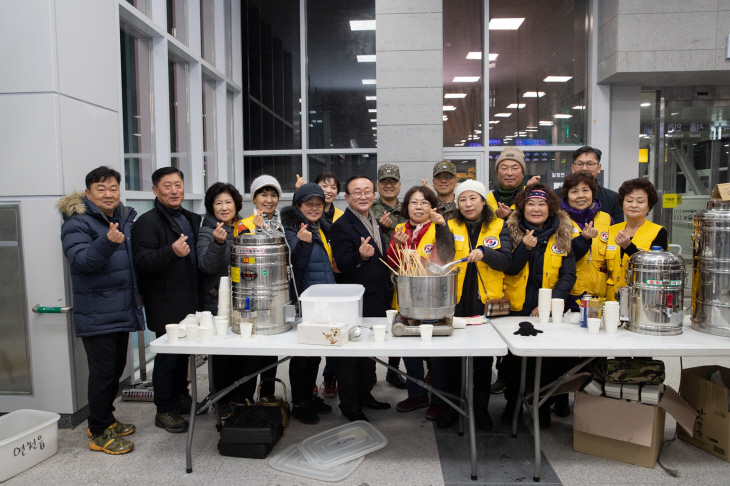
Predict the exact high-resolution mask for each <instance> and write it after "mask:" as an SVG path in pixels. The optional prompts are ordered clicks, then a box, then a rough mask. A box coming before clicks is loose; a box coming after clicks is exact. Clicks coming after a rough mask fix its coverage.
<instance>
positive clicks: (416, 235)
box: [408, 220, 430, 240]
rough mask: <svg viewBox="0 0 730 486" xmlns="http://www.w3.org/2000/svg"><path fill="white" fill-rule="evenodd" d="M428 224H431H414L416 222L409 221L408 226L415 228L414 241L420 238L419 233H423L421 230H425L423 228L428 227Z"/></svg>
mask: <svg viewBox="0 0 730 486" xmlns="http://www.w3.org/2000/svg"><path fill="white" fill-rule="evenodd" d="M428 223H430V221H426V222H425V223H414V222H413V220H409V221H408V224H410V225H411V228H413V236H412V238H413V239H414V240H415V239H416V238H418V233H420V232H421V230H422V229H423V228H424V227H425V226H426V225H428Z"/></svg>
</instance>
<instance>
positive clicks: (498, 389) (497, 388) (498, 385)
mask: <svg viewBox="0 0 730 486" xmlns="http://www.w3.org/2000/svg"><path fill="white" fill-rule="evenodd" d="M505 388H507V382H505V381H504V380H501V379H499V378H497V381H495V382H494V383H492V389H491V391H492V393H494V394H498V393H504V389H505Z"/></svg>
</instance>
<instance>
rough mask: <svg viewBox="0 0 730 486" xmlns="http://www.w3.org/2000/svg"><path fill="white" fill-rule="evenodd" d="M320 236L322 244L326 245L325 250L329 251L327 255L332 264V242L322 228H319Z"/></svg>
mask: <svg viewBox="0 0 730 486" xmlns="http://www.w3.org/2000/svg"><path fill="white" fill-rule="evenodd" d="M319 237H320V238H321V239H322V245H324V250H325V251H326V252H327V256H328V257H329V259H330V265H332V248H330V243H329V241H327V238H326V237H325V236H324V231H322V228H320V229H319Z"/></svg>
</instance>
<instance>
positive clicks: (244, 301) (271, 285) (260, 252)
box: [231, 233, 291, 334]
mask: <svg viewBox="0 0 730 486" xmlns="http://www.w3.org/2000/svg"><path fill="white" fill-rule="evenodd" d="M290 280H291V274H290V272H289V268H288V264H287V247H286V242H285V241H284V238H281V237H272V236H267V235H264V234H262V233H256V234H244V235H240V236H238V237H236V238H235V240H234V243H233V245H232V246H231V290H232V293H231V298H232V306H231V321H232V323H233V324H232V327H234V328H235V327H237V326H236V324H238V323H239V322H240V320H241V319H242V318H252V319H253V333H254V334H279V333H282V332H286V331H288V330H289V329H291V324H289V323H287V322H285V319H284V306H285V305H286V304H288V303H289V302H290V296H289V281H290Z"/></svg>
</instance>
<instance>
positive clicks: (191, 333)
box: [185, 326, 200, 342]
mask: <svg viewBox="0 0 730 486" xmlns="http://www.w3.org/2000/svg"><path fill="white" fill-rule="evenodd" d="M198 329H200V328H199V327H198V326H189V327H186V328H185V330H186V331H187V333H188V341H190V342H195V341H197V340H198Z"/></svg>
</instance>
